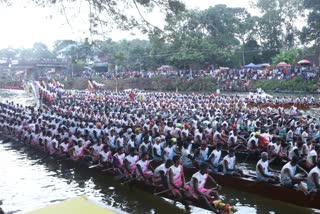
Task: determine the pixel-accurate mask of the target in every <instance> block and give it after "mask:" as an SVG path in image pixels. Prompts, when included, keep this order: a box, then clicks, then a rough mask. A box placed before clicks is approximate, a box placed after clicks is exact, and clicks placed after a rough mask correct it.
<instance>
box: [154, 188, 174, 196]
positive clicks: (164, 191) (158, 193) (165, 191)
mask: <svg viewBox="0 0 320 214" xmlns="http://www.w3.org/2000/svg"><path fill="white" fill-rule="evenodd" d="M172 190H173V189H172V188H170V189H166V190H163V191H161V192H157V193H153V195H161V194H163V193H167V192H170V191H172Z"/></svg>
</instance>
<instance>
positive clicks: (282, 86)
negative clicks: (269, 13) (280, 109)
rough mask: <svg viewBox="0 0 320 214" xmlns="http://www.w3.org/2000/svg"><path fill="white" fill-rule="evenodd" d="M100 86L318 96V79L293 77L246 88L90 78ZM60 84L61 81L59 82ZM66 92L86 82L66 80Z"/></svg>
mask: <svg viewBox="0 0 320 214" xmlns="http://www.w3.org/2000/svg"><path fill="white" fill-rule="evenodd" d="M91 80H95V81H97V82H99V83H102V84H104V85H105V86H104V88H105V89H111V90H115V89H116V88H118V90H124V89H140V90H147V91H180V92H216V90H217V89H218V88H220V90H221V91H222V92H249V91H255V90H256V89H257V88H262V89H263V90H264V91H267V92H293V93H296V92H298V93H320V79H319V78H315V79H312V80H305V79H304V78H300V77H298V78H293V79H288V80H283V79H282V80H255V81H253V80H252V81H250V82H249V84H248V85H247V86H245V85H244V84H242V85H239V84H234V85H232V84H229V85H231V88H230V87H226V85H225V84H224V83H223V82H220V83H218V82H217V80H214V79H212V78H210V77H204V78H197V79H192V80H188V79H186V78H167V77H159V76H158V77H153V78H134V79H119V80H118V81H116V80H111V79H102V78H92V79H91ZM59 81H60V80H59ZM61 83H63V84H64V85H65V88H66V89H79V90H83V89H87V87H88V79H84V78H77V77H75V78H68V79H67V80H61Z"/></svg>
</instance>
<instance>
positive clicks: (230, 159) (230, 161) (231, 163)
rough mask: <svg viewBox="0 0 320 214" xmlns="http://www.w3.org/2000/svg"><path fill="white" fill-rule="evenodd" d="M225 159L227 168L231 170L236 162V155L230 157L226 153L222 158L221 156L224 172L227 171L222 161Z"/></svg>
mask: <svg viewBox="0 0 320 214" xmlns="http://www.w3.org/2000/svg"><path fill="white" fill-rule="evenodd" d="M225 160H227V162H228V168H229V169H230V170H233V169H234V168H235V163H236V157H235V156H233V157H230V156H229V155H226V156H225V157H224V158H223V172H224V173H226V172H227V167H226V166H225V163H224V161H225Z"/></svg>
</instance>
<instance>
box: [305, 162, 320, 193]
mask: <svg viewBox="0 0 320 214" xmlns="http://www.w3.org/2000/svg"><path fill="white" fill-rule="evenodd" d="M313 173H316V174H318V178H319V182H320V168H318V167H317V166H316V167H314V168H313V169H312V170H311V171H310V172H309V174H308V177H307V185H308V190H315V189H316V188H317V187H316V184H315V183H314V181H313V176H312V174H313Z"/></svg>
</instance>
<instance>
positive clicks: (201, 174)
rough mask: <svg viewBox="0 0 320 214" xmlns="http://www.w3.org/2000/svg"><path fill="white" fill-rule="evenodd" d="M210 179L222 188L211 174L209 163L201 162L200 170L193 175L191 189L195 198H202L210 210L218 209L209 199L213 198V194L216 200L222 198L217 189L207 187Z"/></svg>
mask: <svg viewBox="0 0 320 214" xmlns="http://www.w3.org/2000/svg"><path fill="white" fill-rule="evenodd" d="M208 179H210V181H211V182H212V183H214V184H215V186H216V187H217V188H219V189H221V187H220V185H219V184H217V182H216V181H215V180H214V179H213V178H212V177H211V176H210V175H209V173H208V165H207V164H206V163H201V164H200V170H199V171H198V172H196V173H194V174H193V175H192V177H191V180H190V189H189V190H190V192H191V194H192V196H193V197H194V198H196V199H200V200H201V201H203V202H204V204H205V205H206V206H207V207H208V208H209V209H210V210H212V211H216V209H215V208H214V207H213V206H212V205H211V204H210V202H209V201H208V199H211V198H212V196H213V197H214V198H215V200H220V196H219V193H218V192H217V191H214V190H213V189H206V188H205V185H206V182H207V180H208Z"/></svg>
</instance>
